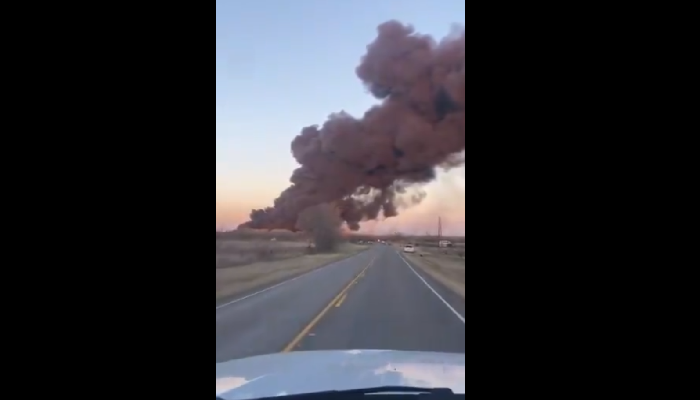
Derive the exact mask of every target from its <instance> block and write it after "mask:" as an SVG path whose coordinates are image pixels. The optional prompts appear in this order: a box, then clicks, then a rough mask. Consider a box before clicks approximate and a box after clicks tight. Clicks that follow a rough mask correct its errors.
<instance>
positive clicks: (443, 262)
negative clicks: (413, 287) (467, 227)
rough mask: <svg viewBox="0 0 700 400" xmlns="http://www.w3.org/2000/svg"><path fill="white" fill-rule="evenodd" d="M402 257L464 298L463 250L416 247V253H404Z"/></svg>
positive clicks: (464, 266)
mask: <svg viewBox="0 0 700 400" xmlns="http://www.w3.org/2000/svg"><path fill="white" fill-rule="evenodd" d="M404 256H405V257H406V258H407V259H409V260H410V261H411V262H412V263H413V264H414V265H416V266H418V267H420V268H421V269H422V270H423V271H425V272H426V273H427V274H428V275H430V276H431V277H432V278H433V279H435V280H437V281H438V282H440V283H442V284H443V285H445V286H446V287H447V288H449V289H450V290H452V291H453V292H455V293H457V294H458V295H460V296H461V297H462V298H465V276H466V264H465V259H464V249H463V248H462V249H460V248H447V249H439V248H427V249H426V248H422V247H417V248H416V253H414V254H406V253H404Z"/></svg>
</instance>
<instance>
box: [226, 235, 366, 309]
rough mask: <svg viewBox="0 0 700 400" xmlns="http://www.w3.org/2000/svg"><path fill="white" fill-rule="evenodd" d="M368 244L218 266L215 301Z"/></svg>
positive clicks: (338, 258)
mask: <svg viewBox="0 0 700 400" xmlns="http://www.w3.org/2000/svg"><path fill="white" fill-rule="evenodd" d="M367 248H368V247H367V246H360V245H354V244H345V245H343V246H342V247H341V249H340V250H339V251H338V252H337V253H333V254H313V255H304V256H300V257H294V258H290V259H284V260H275V261H261V262H255V263H252V264H247V265H242V266H235V267H230V268H217V269H216V301H217V304H218V303H219V302H220V301H223V300H224V299H228V298H233V297H235V296H236V295H239V294H241V293H246V292H249V291H253V290H255V289H258V288H264V287H265V286H269V285H272V284H275V283H277V282H282V281H285V280H287V279H291V278H293V277H295V276H298V275H301V274H304V273H306V272H309V271H312V270H314V269H316V268H319V267H322V266H324V265H328V264H330V263H332V262H335V261H338V260H341V259H343V258H346V257H349V256H352V255H354V254H357V253H359V252H361V251H363V250H365V249H367Z"/></svg>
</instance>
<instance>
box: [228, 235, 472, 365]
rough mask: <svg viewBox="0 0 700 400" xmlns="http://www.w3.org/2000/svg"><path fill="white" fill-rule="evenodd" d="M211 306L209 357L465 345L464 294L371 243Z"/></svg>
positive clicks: (446, 348) (457, 349) (462, 347)
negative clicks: (213, 315) (212, 351)
mask: <svg viewBox="0 0 700 400" xmlns="http://www.w3.org/2000/svg"><path fill="white" fill-rule="evenodd" d="M261 290H262V291H261V292H258V293H252V294H250V295H247V296H244V297H243V298H240V299H237V300H234V301H233V302H231V303H228V304H223V305H220V306H217V309H216V362H222V361H227V360H232V359H236V358H241V357H247V356H253V355H259V354H268V353H277V352H286V351H295V350H341V349H342V350H346V349H392V350H422V351H446V352H461V353H464V352H465V320H464V308H465V303H464V300H463V299H462V298H461V297H459V296H457V295H455V294H454V293H452V292H451V291H449V290H448V289H447V288H445V287H443V286H442V285H440V284H439V283H438V282H436V281H435V280H432V279H431V278H430V277H429V276H427V275H426V274H425V273H423V272H422V271H421V270H420V269H419V268H418V267H415V266H412V265H410V264H408V263H407V261H405V259H404V258H403V257H402V256H401V255H400V254H399V253H398V252H397V250H396V249H394V248H392V247H390V246H384V245H376V246H373V247H372V248H370V249H368V250H366V251H364V252H362V253H360V254H357V255H355V256H353V257H351V258H347V259H345V260H342V261H339V262H336V263H334V264H331V265H328V266H325V267H323V268H320V269H318V270H315V271H312V272H310V273H308V274H305V275H302V276H300V277H297V278H295V279H292V280H290V281H286V282H284V283H282V284H279V285H275V286H274V287H271V288H261Z"/></svg>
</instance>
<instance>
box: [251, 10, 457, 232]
mask: <svg viewBox="0 0 700 400" xmlns="http://www.w3.org/2000/svg"><path fill="white" fill-rule="evenodd" d="M377 30H378V35H377V38H376V39H375V40H374V42H372V43H371V44H370V45H369V46H367V54H366V55H365V56H364V57H363V58H362V60H361V63H360V65H359V66H358V67H357V69H356V73H357V76H358V77H359V78H360V80H361V81H362V82H363V83H364V84H365V86H366V87H367V88H368V90H369V92H370V93H372V95H374V96H375V97H377V98H378V99H382V100H384V101H383V102H382V104H381V105H378V106H375V107H373V108H371V109H370V110H369V111H367V112H366V113H365V115H364V116H363V117H362V118H359V119H358V118H353V117H352V116H350V115H348V114H346V113H345V112H340V113H337V114H333V115H331V116H330V117H329V119H328V120H327V121H326V122H325V123H324V124H323V126H321V127H320V128H319V127H318V126H309V127H306V128H304V129H303V130H302V131H301V133H300V134H299V135H298V136H297V137H296V138H294V140H293V141H292V145H291V148H292V154H293V156H294V158H295V159H296V160H297V162H298V163H299V164H300V165H301V166H300V167H299V168H297V169H296V170H295V171H294V172H293V174H292V177H291V179H290V181H291V183H292V185H291V186H290V187H289V188H287V189H286V190H284V191H283V192H282V193H281V194H280V196H279V197H278V198H277V199H275V202H274V207H268V208H266V209H261V210H253V211H252V212H251V214H250V221H249V222H247V223H245V224H243V225H242V227H249V228H256V229H288V230H292V231H294V230H298V229H299V228H298V227H297V220H298V218H299V216H300V214H301V212H302V211H304V210H305V209H307V208H309V207H312V206H315V205H319V204H326V203H330V204H334V206H335V207H337V209H338V210H339V215H340V218H341V219H342V220H343V221H344V222H345V223H347V225H348V227H349V228H350V229H352V230H357V229H359V222H360V221H362V220H371V219H376V218H377V217H378V216H379V214H380V212H381V213H382V214H383V215H384V216H385V217H393V216H396V215H397V208H398V207H400V206H402V202H404V203H406V202H408V203H412V202H417V201H420V200H421V198H422V196H417V197H414V198H408V199H407V198H406V196H405V195H404V194H405V193H406V188H407V187H409V186H411V185H415V184H421V183H427V182H429V181H431V180H433V179H434V178H435V168H436V167H447V168H450V167H454V166H455V165H460V164H462V163H463V162H464V159H463V157H462V156H461V155H459V153H460V152H462V151H463V150H464V142H465V131H464V129H465V88H464V85H465V78H464V72H465V65H464V62H465V61H464V58H465V57H464V53H465V48H464V46H465V38H464V31H463V30H462V31H461V32H459V33H458V34H456V35H453V36H452V37H449V38H447V39H445V40H443V41H441V42H440V43H437V42H436V41H435V40H434V39H432V38H431V37H430V36H425V35H420V34H417V33H415V32H414V30H413V28H412V27H410V26H406V25H402V24H401V23H399V22H396V21H389V22H385V23H383V24H382V25H380V26H379V27H378V28H377ZM455 153H457V154H455ZM402 195H403V196H402Z"/></svg>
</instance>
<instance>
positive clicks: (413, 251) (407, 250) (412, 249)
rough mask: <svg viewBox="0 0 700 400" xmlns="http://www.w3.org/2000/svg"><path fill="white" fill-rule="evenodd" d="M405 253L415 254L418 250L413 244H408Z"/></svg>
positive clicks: (404, 247)
mask: <svg viewBox="0 0 700 400" xmlns="http://www.w3.org/2000/svg"><path fill="white" fill-rule="evenodd" d="M403 252H404V253H415V252H416V248H415V247H413V245H412V244H407V245H405V246H403Z"/></svg>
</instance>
